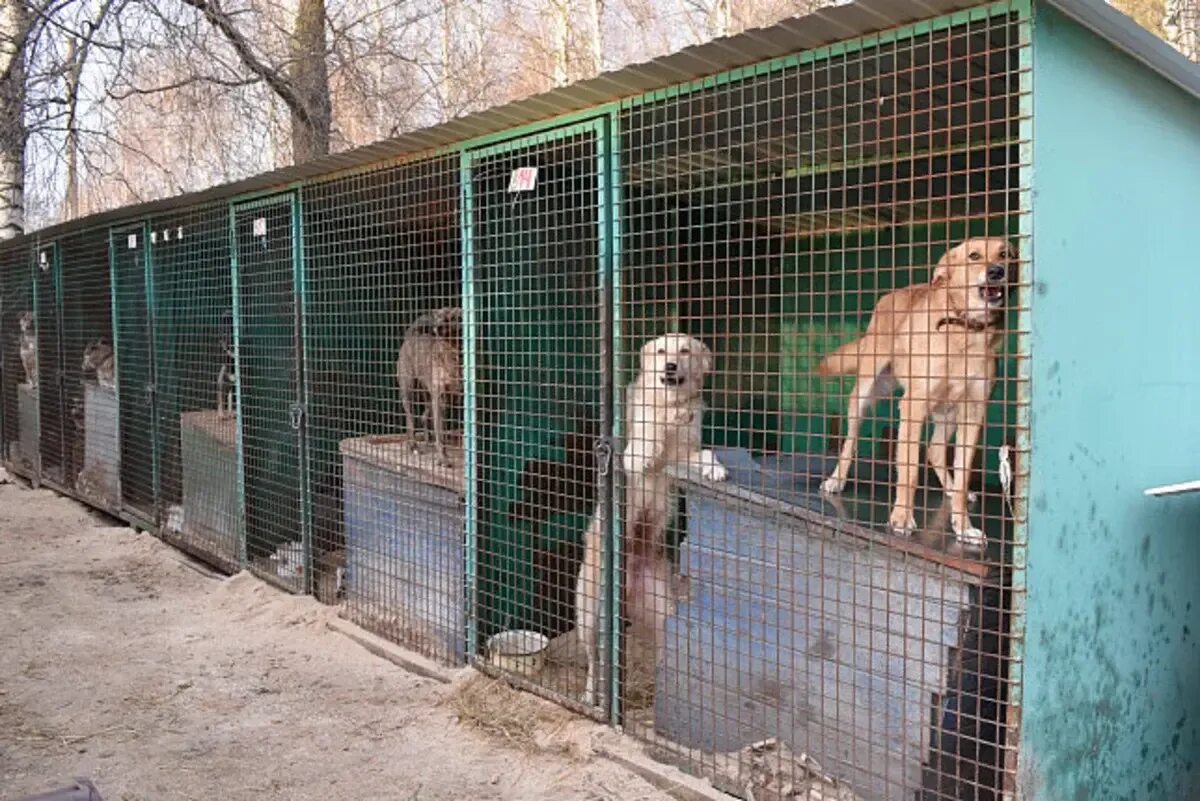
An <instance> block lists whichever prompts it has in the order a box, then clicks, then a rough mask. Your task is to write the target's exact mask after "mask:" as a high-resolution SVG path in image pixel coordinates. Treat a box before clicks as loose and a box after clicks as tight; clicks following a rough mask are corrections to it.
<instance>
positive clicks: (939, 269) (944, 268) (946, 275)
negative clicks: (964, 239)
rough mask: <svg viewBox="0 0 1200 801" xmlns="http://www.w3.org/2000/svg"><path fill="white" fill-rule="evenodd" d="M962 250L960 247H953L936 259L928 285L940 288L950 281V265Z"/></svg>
mask: <svg viewBox="0 0 1200 801" xmlns="http://www.w3.org/2000/svg"><path fill="white" fill-rule="evenodd" d="M961 250H962V245H961V244H960V245H955V246H954V247H952V248H950V249H949V250H947V251H946V252H945V253H943V254H942V257H941V258H940V259H938V261H937V264H935V265H934V267H933V275H931V276H929V283H931V284H933V285H934V286H942V285H944V284H946V283H949V281H950V265H951V264H952V263H953V261H954V259H955V258H956V257H957V256H958V254H959V251H961Z"/></svg>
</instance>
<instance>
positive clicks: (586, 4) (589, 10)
mask: <svg viewBox="0 0 1200 801" xmlns="http://www.w3.org/2000/svg"><path fill="white" fill-rule="evenodd" d="M583 10H584V19H585V24H584V37H585V43H586V47H585V48H584V52H585V53H586V54H587V62H586V66H585V70H586V73H587V74H586V75H585V76H583V77H587V78H591V77H593V76H595V75H599V74H600V72H601V71H602V70H603V69H604V0H583Z"/></svg>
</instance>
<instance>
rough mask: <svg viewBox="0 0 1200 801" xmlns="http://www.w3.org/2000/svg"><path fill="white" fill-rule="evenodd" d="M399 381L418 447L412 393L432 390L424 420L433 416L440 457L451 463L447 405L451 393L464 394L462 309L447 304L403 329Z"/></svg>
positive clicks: (409, 426)
mask: <svg viewBox="0 0 1200 801" xmlns="http://www.w3.org/2000/svg"><path fill="white" fill-rule="evenodd" d="M396 382H397V383H398V384H399V385H400V402H401V403H402V404H403V406H404V422H405V427H406V428H407V431H408V435H409V436H410V437H413V447H414V448H415V447H416V434H417V428H416V420H415V418H414V417H413V408H412V403H413V396H414V395H415V394H416V391H417V387H418V386H421V387H424V388H425V391H426V392H428V393H429V408H428V409H427V410H426V413H425V415H423V419H424V420H426V421H428V420H429V418H430V416H432V418H433V438H434V446H435V449H436V452H437V460H438V462H439V464H441V465H443V466H447V467H448V466H449V465H450V459H449V457H447V455H446V405H447V402H448V401H449V399H450V397H451V396H457V395H460V394H462V390H463V379H462V309H460V308H458V307H457V306H447V307H445V308H441V309H435V310H434V311H431V312H427V313H426V314H423V315H421V316H420V317H418V318H417V319H416V320H415V321H414V322H413V324H412V325H410V326H409V327H408V329H407V330H406V331H405V332H404V342H403V343H402V344H401V345H400V354H399V356H397V357H396Z"/></svg>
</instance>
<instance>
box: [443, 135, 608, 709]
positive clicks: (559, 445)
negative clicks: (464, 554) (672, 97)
mask: <svg viewBox="0 0 1200 801" xmlns="http://www.w3.org/2000/svg"><path fill="white" fill-rule="evenodd" d="M607 130H608V127H607V119H598V120H593V121H589V122H584V123H580V124H577V125H573V126H570V127H565V128H559V129H554V130H551V131H548V132H544V133H539V134H536V135H532V136H528V137H525V138H522V139H519V140H516V141H511V142H506V143H503V144H500V145H495V146H493V147H488V148H484V149H480V150H477V151H473V152H471V153H469V154H467V155H466V156H465V157H464V176H463V185H464V191H465V195H466V196H465V200H466V203H465V208H466V212H465V213H466V215H467V216H466V225H465V228H466V234H465V235H466V251H467V272H466V277H465V280H466V282H467V287H466V293H465V295H466V309H464V311H465V316H466V319H467V348H466V354H467V371H468V374H467V377H466V379H467V389H466V395H467V398H466V403H467V415H466V416H467V419H468V443H469V449H468V477H467V487H468V493H469V497H468V543H469V549H468V555H469V557H470V558H469V560H468V565H469V572H472V573H473V578H474V585H473V590H474V592H473V599H474V603H473V605H472V607H473V608H472V609H471V618H470V619H471V621H472V623H473V630H472V632H471V639H472V642H471V643H470V645H471V646H472V647H473V648H477V647H479V646H480V645H483V644H485V643H486V639H487V637H489V636H490V635H493V634H495V633H496V632H499V631H502V630H506V629H531V630H534V631H537V632H539V633H541V634H543V635H545V636H546V637H549V638H554V637H556V636H559V635H561V634H563V633H564V632H567V631H569V630H570V629H572V628H573V627H574V624H575V612H574V607H575V601H574V591H575V583H576V577H577V575H578V572H579V566H580V561H581V558H582V556H583V533H584V530H585V529H586V528H587V526H588V521H589V520H590V519H591V516H592V514H593V511H594V509H595V507H596V502H597V501H598V500H600V499H601V498H603V497H604V496H605V495H606V493H607V489H606V487H607V478H606V477H605V476H604V475H602V474H604V473H606V472H607V471H602V470H598V469H597V462H598V454H599V460H603V458H604V457H603V454H604V449H605V448H606V447H607V442H608V436H609V434H610V433H611V424H610V420H611V417H612V405H611V397H612V393H611V385H612V377H611V376H612V371H611V363H610V362H611V359H610V354H611V351H610V346H611V335H610V332H611V322H612V321H611V319H610V316H609V313H608V310H609V309H611V308H612V306H611V290H610V287H609V281H608V277H609V273H610V270H611V264H610V263H609V253H610V248H609V245H608V240H607V237H608V236H609V235H610V232H611V231H610V226H609V223H608V216H609V197H608V193H607V189H606V184H607V182H606V169H607V166H606V165H607V156H606V154H607V151H608V143H607V138H606V137H607ZM599 485H603V486H600V487H599V489H598V486H599ZM605 514H606V515H607V511H606V512H605ZM536 682H537V685H538V686H539V687H540V689H542V690H544V691H548V692H550V693H551V694H553V695H555V696H559V697H566V698H569V699H572V700H574V699H578V698H579V693H580V691H581V690H582V685H583V675H582V673H578V675H576V673H572V672H570V671H562V672H548V673H545V674H543V675H541V676H539V677H538V678H537V679H536Z"/></svg>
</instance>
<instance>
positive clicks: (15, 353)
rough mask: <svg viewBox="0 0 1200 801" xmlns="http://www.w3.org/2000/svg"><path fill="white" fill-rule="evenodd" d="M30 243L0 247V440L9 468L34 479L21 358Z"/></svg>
mask: <svg viewBox="0 0 1200 801" xmlns="http://www.w3.org/2000/svg"><path fill="white" fill-rule="evenodd" d="M32 246H33V245H32V243H31V242H17V243H12V244H8V245H6V246H5V247H4V248H3V249H2V250H0V331H2V332H3V333H2V334H0V414H3V418H0V431H2V433H3V439H2V442H0V444H2V445H3V459H4V461H5V463H6V464H7V465H8V468H9V469H10V470H12V471H13V472H14V473H17V474H19V475H22V476H25V477H26V478H28V479H30V480H32V481H34V482H36V481H37V480H38V416H37V414H38V404H37V391H36V389H35V388H34V387H32V386H30V383H29V376H27V375H26V373H25V365H24V363H23V361H22V358H21V317H22V315H24V314H26V313H29V314H32V313H33V273H32V255H31V253H30V250H31V248H32Z"/></svg>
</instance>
